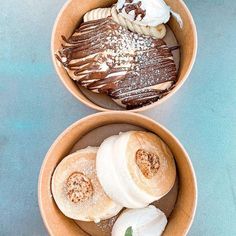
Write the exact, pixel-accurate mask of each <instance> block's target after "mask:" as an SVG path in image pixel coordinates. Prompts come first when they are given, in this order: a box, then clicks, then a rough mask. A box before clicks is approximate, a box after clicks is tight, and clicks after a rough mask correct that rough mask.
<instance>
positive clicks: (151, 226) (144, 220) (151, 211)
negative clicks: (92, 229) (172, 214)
mask: <svg viewBox="0 0 236 236" xmlns="http://www.w3.org/2000/svg"><path fill="white" fill-rule="evenodd" d="M166 224H167V219H166V216H165V214H164V213H163V212H162V211H161V210H159V209H158V208H156V207H154V206H152V205H150V206H148V207H146V208H141V209H127V210H125V211H123V212H122V214H121V215H120V216H119V218H118V219H117V220H116V222H115V224H114V226H113V228H112V236H125V235H132V236H161V234H162V233H163V231H164V229H165V227H166ZM128 232H129V233H128Z"/></svg>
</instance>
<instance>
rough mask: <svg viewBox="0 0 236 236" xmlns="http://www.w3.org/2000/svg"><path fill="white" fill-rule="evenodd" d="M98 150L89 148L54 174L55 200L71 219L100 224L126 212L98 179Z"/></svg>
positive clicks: (68, 160) (71, 157) (67, 160)
mask: <svg viewBox="0 0 236 236" xmlns="http://www.w3.org/2000/svg"><path fill="white" fill-rule="evenodd" d="M97 150H98V148H96V147H87V148H85V149H82V150H79V151H77V152H75V153H73V154H71V155H69V156H67V157H65V158H64V159H63V160H62V161H61V162H60V163H59V165H58V166H57V168H56V170H55V172H54V174H53V177H52V194H53V197H54V199H55V202H56V204H57V206H58V207H59V209H60V210H61V211H62V212H63V214H64V215H66V216H67V217H69V218H72V219H76V220H81V221H94V222H99V221H100V220H105V219H108V218H111V217H113V216H115V215H116V214H117V213H118V212H119V211H120V210H121V209H122V207H121V206H120V205H118V204H116V203H115V202H113V201H112V200H111V199H110V198H109V197H108V196H107V195H106V194H105V192H104V191H103V189H102V187H101V185H100V183H99V181H98V179H97V175H96V168H95V165H96V164H95V163H96V154H97Z"/></svg>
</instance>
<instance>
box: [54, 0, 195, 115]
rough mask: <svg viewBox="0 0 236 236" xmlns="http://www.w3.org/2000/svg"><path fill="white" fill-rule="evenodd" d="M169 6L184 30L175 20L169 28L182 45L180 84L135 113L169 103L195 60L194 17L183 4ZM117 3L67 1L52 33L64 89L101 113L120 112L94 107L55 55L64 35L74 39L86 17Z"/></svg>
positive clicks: (105, 1) (104, 0)
mask: <svg viewBox="0 0 236 236" xmlns="http://www.w3.org/2000/svg"><path fill="white" fill-rule="evenodd" d="M165 1H166V3H167V4H168V5H169V6H170V7H171V8H172V9H173V10H174V11H176V12H178V13H179V14H180V15H181V17H182V19H183V22H184V26H183V29H181V28H180V27H179V25H178V23H177V22H176V21H175V20H174V19H173V18H172V19H171V20H170V22H169V25H170V27H171V29H172V31H173V32H174V34H175V36H176V38H177V41H178V42H179V45H180V47H181V51H180V53H181V58H180V68H179V72H178V82H177V84H176V87H175V88H173V89H172V91H171V92H170V93H169V94H168V95H166V96H165V97H163V98H162V99H160V100H158V101H157V102H155V103H153V104H150V105H147V106H144V107H142V108H138V109H134V110H132V111H133V112H141V111H145V110H147V109H149V108H152V107H154V106H157V105H159V104H160V103H162V102H164V101H165V100H167V99H168V98H169V97H171V96H172V95H173V94H174V93H175V92H176V91H177V90H178V89H179V88H180V87H181V86H182V85H183V83H184V82H185V80H186V79H187V77H188V75H189V73H190V71H191V69H192V67H193V64H194V61H195V58H196V52H197V32H196V27H195V24H194V21H193V18H192V16H191V13H190V12H189V10H188V8H187V7H186V5H185V4H184V2H183V1H182V0H175V1H171V0H165ZM115 2H116V1H112V0H111V1H109V0H80V1H78V0H70V1H68V2H67V3H66V4H65V5H64V7H63V8H62V9H61V11H60V13H59V15H58V17H57V19H56V22H55V25H54V28H53V32H52V39H51V53H52V59H53V64H54V66H55V69H56V71H57V74H58V75H59V77H60V79H61V81H62V82H63V84H64V85H65V87H66V88H67V89H68V90H69V91H70V92H71V93H72V94H73V95H74V96H75V97H76V98H77V99H78V100H79V101H81V102H82V103H84V104H85V105H87V106H89V107H91V108H93V109H96V110H99V111H110V110H117V108H115V107H114V108H111V109H107V108H104V107H101V106H99V105H97V104H95V103H93V102H92V101H91V100H89V99H88V98H87V97H86V96H85V95H84V94H83V93H82V92H81V91H80V89H79V88H78V87H77V85H76V84H75V83H74V82H73V81H72V80H71V79H70V77H69V76H68V74H67V73H66V71H65V69H64V68H63V67H62V66H60V64H59V63H58V62H57V60H56V59H55V55H54V54H55V52H57V51H58V49H60V48H61V43H62V39H61V35H64V36H65V37H69V36H71V34H72V33H73V31H74V30H75V28H76V26H77V25H78V24H79V23H80V22H81V20H82V17H83V15H84V14H85V13H86V12H87V11H89V10H92V9H95V8H98V7H107V6H111V4H113V3H115ZM99 99H103V98H99Z"/></svg>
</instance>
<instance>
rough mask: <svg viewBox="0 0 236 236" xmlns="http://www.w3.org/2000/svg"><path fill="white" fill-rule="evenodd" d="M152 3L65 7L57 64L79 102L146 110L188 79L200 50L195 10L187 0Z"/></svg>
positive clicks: (58, 28)
mask: <svg viewBox="0 0 236 236" xmlns="http://www.w3.org/2000/svg"><path fill="white" fill-rule="evenodd" d="M153 3H155V4H154V5H153V6H154V7H155V9H156V11H152V8H151V6H150V4H148V1H146V0H143V1H138V2H137V1H135V0H134V1H133V0H132V1H122V0H119V1H118V2H116V1H86V2H83V1H80V2H79V3H78V2H77V1H73V0H72V1H69V2H68V3H67V4H66V5H65V6H64V8H63V9H62V10H61V12H60V13H59V15H58V18H57V20H56V23H55V26H54V30H53V34H52V47H51V48H52V56H53V62H54V65H55V68H56V70H57V73H58V75H59V77H60V78H61V80H62V82H63V83H64V85H65V86H66V87H67V88H68V89H69V91H70V92H71V93H72V94H73V95H74V96H75V97H77V98H78V99H79V100H80V101H82V102H83V103H85V104H86V105H88V106H90V107H92V108H95V109H97V110H101V111H107V110H126V109H130V110H132V111H142V110H146V109H147V108H150V107H152V106H155V105H157V104H159V103H161V102H162V101H164V100H166V99H167V98H168V97H170V96H171V95H172V94H174V92H175V91H177V90H178V88H180V86H181V85H182V84H183V82H184V81H185V80H186V78H187V76H188V74H189V73H190V71H191V68H192V65H193V63H194V60H195V56H196V48H197V36H196V29H195V25H194V22H193V19H192V17H191V14H190V13H189V11H188V9H187V7H186V6H185V4H184V3H183V2H182V1H166V3H167V4H168V5H169V6H170V7H169V6H167V5H166V4H165V2H164V1H162V0H154V1H153ZM113 4H115V5H113ZM156 12H158V14H156Z"/></svg>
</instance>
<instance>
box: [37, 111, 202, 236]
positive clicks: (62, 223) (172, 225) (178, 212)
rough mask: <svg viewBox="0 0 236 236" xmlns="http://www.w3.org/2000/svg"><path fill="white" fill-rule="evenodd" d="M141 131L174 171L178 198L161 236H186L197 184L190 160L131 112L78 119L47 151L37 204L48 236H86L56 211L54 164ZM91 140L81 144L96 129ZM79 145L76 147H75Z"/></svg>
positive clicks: (170, 138)
mask: <svg viewBox="0 0 236 236" xmlns="http://www.w3.org/2000/svg"><path fill="white" fill-rule="evenodd" d="M133 127H136V128H135V129H145V130H147V131H150V132H153V133H155V134H157V135H158V136H160V137H161V138H162V140H163V141H164V142H165V143H166V144H167V145H168V146H169V148H170V149H171V151H172V153H173V155H174V157H175V161H176V166H177V171H178V181H179V187H178V196H177V201H176V202H175V205H174V209H173V211H172V213H171V215H170V217H169V219H168V224H167V227H166V229H165V231H164V235H165V236H172V235H175V236H183V235H185V234H187V232H188V230H189V228H190V226H191V224H192V221H193V218H194V214H195V210H196V204H197V183H196V178H195V173H194V169H193V167H192V164H191V161H190V158H189V156H188V154H187V152H186V151H185V150H184V148H183V146H182V145H181V144H180V142H179V141H178V140H177V138H175V137H174V136H173V135H172V134H171V133H170V132H169V131H168V130H167V129H165V128H164V127H163V126H161V125H160V124H158V123H156V122H155V121H153V120H151V119H149V118H146V117H144V116H142V115H138V114H135V113H131V112H117V111H116V112H106V113H98V114H95V115H91V116H88V117H86V118H84V119H81V120H79V121H77V122H76V123H74V124H73V125H71V126H70V127H69V128H67V129H66V130H65V131H64V132H63V133H62V134H61V135H60V136H59V137H58V138H57V139H56V141H55V142H54V144H53V145H52V146H51V148H50V150H49V151H48V153H47V155H46V157H45V159H44V162H43V165H42V168H41V172H40V176H39V186H38V200H39V206H40V211H41V215H42V218H43V221H44V223H45V226H46V228H47V230H48V232H49V234H50V235H56V236H60V235H61V236H64V235H70V236H73V235H75V236H78V235H80V236H82V235H88V234H86V233H85V232H84V231H83V230H81V229H80V228H79V226H78V225H77V224H76V223H75V221H73V220H71V219H69V218H67V217H66V216H64V215H63V214H62V213H61V212H60V210H59V209H58V208H57V206H56V204H55V202H54V200H53V197H52V194H51V177H52V174H53V171H54V169H55V167H56V166H57V164H58V163H59V162H60V161H61V160H62V159H63V158H64V157H65V156H66V155H68V154H69V153H70V152H71V151H73V150H74V148H75V147H74V145H75V144H76V148H84V147H87V146H89V145H90V146H91V145H96V146H99V145H100V143H101V142H102V141H103V140H104V138H106V137H108V136H110V135H112V134H118V133H119V132H120V131H126V130H130V129H131V130H132V129H134V128H133ZM98 128H99V129H103V130H102V132H97V133H96V135H94V137H89V139H87V141H86V142H85V139H84V137H85V135H89V133H91V132H93V131H94V130H96V129H98ZM78 141H79V143H80V144H79V146H78Z"/></svg>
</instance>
